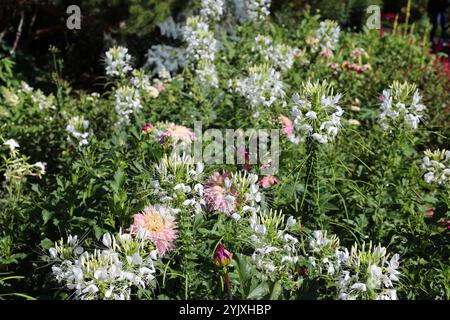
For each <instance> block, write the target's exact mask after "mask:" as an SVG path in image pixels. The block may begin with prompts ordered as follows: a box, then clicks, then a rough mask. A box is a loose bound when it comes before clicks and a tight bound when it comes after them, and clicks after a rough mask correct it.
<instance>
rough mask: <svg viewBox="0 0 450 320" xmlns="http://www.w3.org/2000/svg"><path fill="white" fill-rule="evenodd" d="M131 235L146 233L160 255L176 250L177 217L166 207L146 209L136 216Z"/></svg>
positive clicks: (146, 236)
mask: <svg viewBox="0 0 450 320" xmlns="http://www.w3.org/2000/svg"><path fill="white" fill-rule="evenodd" d="M133 218H134V222H133V224H132V225H131V227H130V234H132V235H137V234H138V233H140V232H143V231H144V233H145V236H144V237H145V238H146V239H148V240H150V241H151V242H153V243H154V244H155V246H156V249H158V253H159V254H160V255H164V253H165V252H166V251H167V250H171V249H173V248H175V243H174V242H175V239H176V238H177V230H176V222H175V217H174V216H173V215H172V214H171V213H170V212H169V210H168V209H167V208H164V207H157V208H156V207H146V208H144V209H143V210H142V211H141V212H139V213H138V214H135V215H134V217H133Z"/></svg>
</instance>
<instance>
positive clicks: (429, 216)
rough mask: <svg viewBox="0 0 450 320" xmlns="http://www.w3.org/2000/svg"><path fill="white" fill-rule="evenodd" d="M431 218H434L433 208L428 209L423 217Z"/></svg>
mask: <svg viewBox="0 0 450 320" xmlns="http://www.w3.org/2000/svg"><path fill="white" fill-rule="evenodd" d="M433 216H434V209H433V208H430V209H428V211H427V213H426V215H425V217H426V218H432V217H433Z"/></svg>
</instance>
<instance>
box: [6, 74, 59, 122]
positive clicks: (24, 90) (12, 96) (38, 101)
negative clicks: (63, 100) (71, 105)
mask: <svg viewBox="0 0 450 320" xmlns="http://www.w3.org/2000/svg"><path fill="white" fill-rule="evenodd" d="M0 92H1V94H2V96H3V99H4V102H5V103H6V105H8V106H11V107H15V106H17V105H19V104H20V102H21V100H22V99H21V96H22V95H24V96H25V97H27V98H29V99H30V100H31V102H32V103H33V104H34V105H36V106H37V107H38V108H39V110H40V111H43V110H55V109H56V106H55V97H54V96H53V95H52V94H50V95H48V96H46V95H45V94H44V93H43V92H42V91H41V90H40V89H37V90H34V89H33V88H32V87H30V86H29V85H28V84H27V83H26V82H24V81H22V82H21V84H20V88H19V89H18V90H17V91H13V90H11V89H8V88H6V87H1V88H0ZM16 93H18V94H16ZM50 120H51V119H50Z"/></svg>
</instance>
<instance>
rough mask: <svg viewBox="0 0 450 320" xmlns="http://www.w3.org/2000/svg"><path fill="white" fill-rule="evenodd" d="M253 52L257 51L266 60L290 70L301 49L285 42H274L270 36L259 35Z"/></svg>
mask: <svg viewBox="0 0 450 320" xmlns="http://www.w3.org/2000/svg"><path fill="white" fill-rule="evenodd" d="M255 42H256V43H255V45H254V46H253V47H252V51H253V52H257V53H258V54H259V55H260V56H261V57H262V58H263V59H264V60H265V61H266V62H268V63H272V64H274V65H276V66H277V67H278V68H280V69H281V70H283V71H286V70H289V69H290V68H291V67H292V65H293V64H294V60H295V57H296V56H298V54H299V53H300V50H299V49H297V48H291V47H289V46H287V45H285V44H274V43H273V40H272V38H271V37H269V36H263V35H258V36H256V38H255Z"/></svg>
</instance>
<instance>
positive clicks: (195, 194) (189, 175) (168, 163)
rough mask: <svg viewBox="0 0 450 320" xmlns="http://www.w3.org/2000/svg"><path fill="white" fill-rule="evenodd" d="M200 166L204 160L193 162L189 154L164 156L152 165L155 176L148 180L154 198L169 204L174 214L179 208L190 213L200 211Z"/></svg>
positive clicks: (202, 201)
mask: <svg viewBox="0 0 450 320" xmlns="http://www.w3.org/2000/svg"><path fill="white" fill-rule="evenodd" d="M203 169H204V165H203V163H201V162H200V163H197V164H194V159H193V158H192V157H190V156H187V155H178V154H177V153H172V154H171V155H170V156H168V155H164V156H163V158H162V159H161V161H160V162H159V163H158V164H156V165H155V179H154V180H152V181H151V183H150V188H151V190H152V194H153V197H154V198H155V200H156V201H158V202H160V203H164V204H167V205H171V207H172V209H171V211H172V213H173V214H177V213H178V212H179V211H180V209H179V208H181V207H182V208H184V209H185V210H189V211H191V212H192V213H193V214H198V213H201V212H202V210H203V208H204V207H205V206H206V203H205V201H204V199H203V193H204V191H203V190H204V187H203V184H202V183H201V177H202V173H203Z"/></svg>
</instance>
